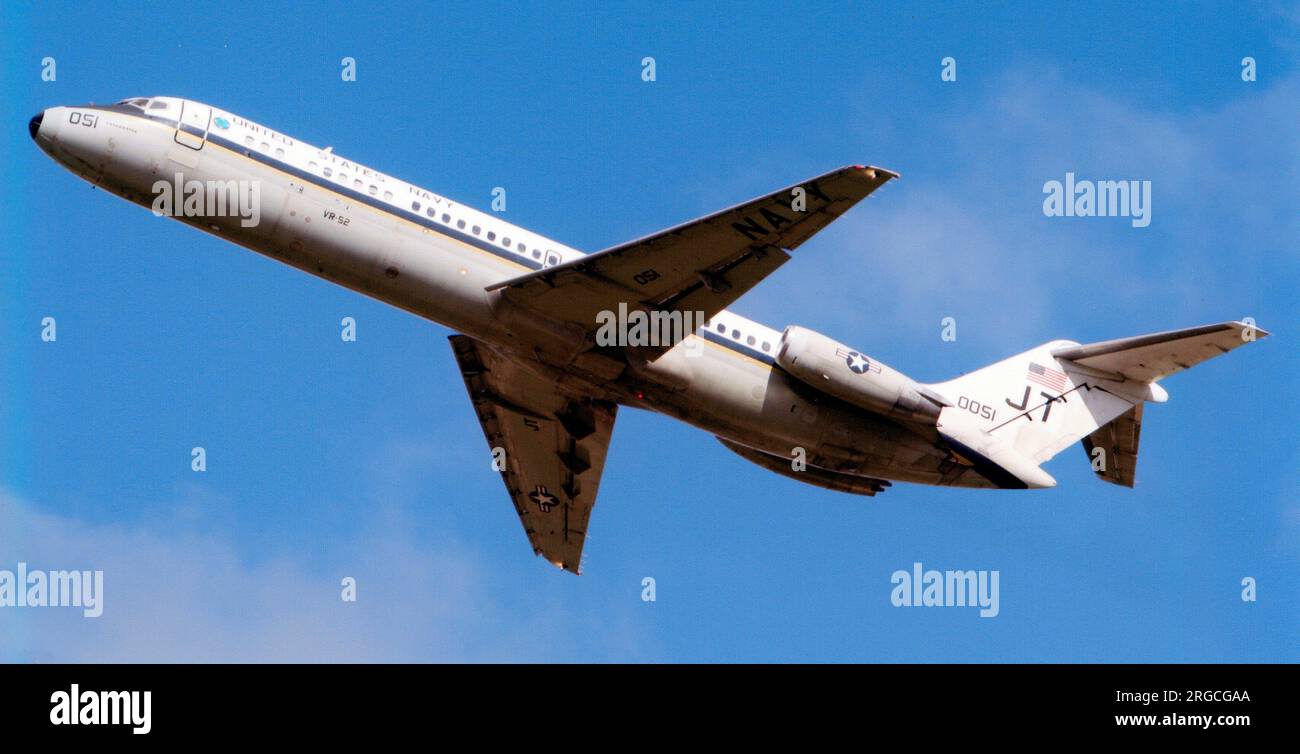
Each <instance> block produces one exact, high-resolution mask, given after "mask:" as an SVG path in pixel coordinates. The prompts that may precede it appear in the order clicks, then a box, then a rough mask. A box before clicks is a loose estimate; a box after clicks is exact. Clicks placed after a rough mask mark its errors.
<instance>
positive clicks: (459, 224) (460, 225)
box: [456, 220, 465, 230]
mask: <svg viewBox="0 0 1300 754" xmlns="http://www.w3.org/2000/svg"><path fill="white" fill-rule="evenodd" d="M456 227H457V228H460V229H462V230H464V229H465V221H464V220H457V221H456Z"/></svg>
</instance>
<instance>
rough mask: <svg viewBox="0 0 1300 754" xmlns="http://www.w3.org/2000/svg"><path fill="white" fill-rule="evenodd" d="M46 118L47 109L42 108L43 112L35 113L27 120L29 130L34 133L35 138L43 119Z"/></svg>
mask: <svg viewBox="0 0 1300 754" xmlns="http://www.w3.org/2000/svg"><path fill="white" fill-rule="evenodd" d="M44 118H45V111H44V110H42V111H41V112H39V113H37V114H35V115H33V116H32V119H31V120H30V121H28V122H27V132H28V133H30V134H31V135H32V138H33V139H35V138H36V134H38V133H40V131H41V120H43V119H44Z"/></svg>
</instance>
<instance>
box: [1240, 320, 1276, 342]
mask: <svg viewBox="0 0 1300 754" xmlns="http://www.w3.org/2000/svg"><path fill="white" fill-rule="evenodd" d="M1229 324H1230V326H1231V327H1235V328H1237V329H1238V330H1250V331H1251V332H1252V333H1253V334H1254V335H1255V337H1256V338H1257V339H1258V338H1267V337H1268V336H1270V335H1272V334H1273V333H1271V332H1269V331H1268V330H1265V329H1264V328H1262V327H1260V326H1259V325H1256V324H1254V323H1253V322H1242V321H1241V320H1234V321H1233V322H1231V323H1229Z"/></svg>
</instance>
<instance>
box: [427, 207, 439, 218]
mask: <svg viewBox="0 0 1300 754" xmlns="http://www.w3.org/2000/svg"><path fill="white" fill-rule="evenodd" d="M424 214H426V215H428V216H429V217H430V218H434V219H436V218H437V213H435V212H434V211H433V207H430V208H428V209H426V210H425V211H424Z"/></svg>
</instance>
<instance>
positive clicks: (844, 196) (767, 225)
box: [488, 165, 898, 339]
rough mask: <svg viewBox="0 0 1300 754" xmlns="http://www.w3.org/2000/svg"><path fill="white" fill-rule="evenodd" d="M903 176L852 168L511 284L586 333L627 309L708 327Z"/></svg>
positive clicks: (533, 304) (523, 299) (508, 285)
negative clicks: (692, 318) (706, 322)
mask: <svg viewBox="0 0 1300 754" xmlns="http://www.w3.org/2000/svg"><path fill="white" fill-rule="evenodd" d="M896 177H898V174H897V173H893V172H891V171H888V170H885V169H883V168H875V167H867V166H862V165H854V166H851V167H846V168H841V169H839V170H835V171H832V172H830V173H827V174H825V175H822V176H819V177H817V178H813V179H810V180H808V181H804V182H803V183H797V184H795V185H793V186H788V187H786V188H783V189H781V190H779V191H774V192H772V193H770V194H767V195H766V196H761V197H759V198H757V199H754V200H752V201H748V202H745V203H743V204H738V205H736V206H734V207H731V208H729V209H724V210H722V211H721V212H716V213H714V214H712V215H708V216H707V217H702V218H699V219H697V220H692V221H690V222H687V223H683V224H681V225H677V226H674V227H671V228H668V229H667V230H663V231H660V232H658V233H655V234H653V235H649V236H646V237H644V238H639V239H637V240H635V241H630V242H628V243H625V244H622V245H619V246H615V247H613V248H610V249H605V250H604V251H600V252H597V253H595V254H590V255H588V256H586V257H582V258H579V259H575V260H573V261H571V262H567V263H565V264H561V265H556V266H554V267H548V268H545V269H542V270H539V271H537V272H533V273H530V274H528V275H523V276H521V277H517V278H513V279H511V280H506V281H503V282H500V283H497V284H494V285H491V286H488V290H489V291H492V290H497V289H505V290H504V292H503V295H504V296H506V297H507V298H508V299H510V300H511V301H512V302H513V303H516V304H519V305H521V306H525V307H529V308H531V309H533V310H535V311H538V312H539V313H541V314H543V315H545V316H547V317H549V318H552V319H555V320H558V321H561V322H568V323H574V324H576V325H578V326H579V327H581V328H583V332H586V333H587V335H588V338H589V339H591V338H592V337H593V333H594V331H595V330H596V329H597V315H598V314H599V313H600V312H602V311H611V312H612V311H617V310H618V308H619V304H624V305H626V306H627V307H629V308H636V307H637V306H638V305H640V306H641V307H644V308H645V309H647V310H650V311H666V312H671V311H682V312H687V311H690V312H703V313H704V318H705V319H707V318H709V317H712V316H713V315H714V314H716V313H718V312H719V311H721V310H722V309H725V308H726V307H727V306H728V305H729V304H730V303H731V302H733V301H735V300H736V299H737V298H739V297H740V295H741V294H743V293H744V292H745V291H747V290H749V289H750V288H753V287H754V286H755V285H756V284H757V283H758V282H759V281H760V280H762V279H763V278H764V277H766V276H767V275H768V274H770V273H771V272H772V271H773V270H775V269H776V268H778V267H780V266H781V265H782V264H784V263H785V262H786V260H788V259H789V258H790V254H789V251H790V250H792V249H794V248H796V247H798V246H799V244H801V243H803V242H804V241H806V240H808V239H809V238H810V237H811V236H812V235H813V234H814V233H816V232H817V231H819V230H821V229H822V228H824V227H826V226H827V225H828V224H830V223H831V221H833V220H834V219H835V218H837V217H839V216H840V215H842V214H844V212H845V211H846V210H848V209H849V208H850V207H852V206H853V205H854V204H856V203H857V202H858V201H859V200H861V199H863V198H864V197H866V196H867V195H868V194H870V193H871V192H873V191H875V190H876V189H878V188H880V187H881V186H883V185H884V184H885V183H887V182H888V181H889V180H891V179H893V178H896Z"/></svg>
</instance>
